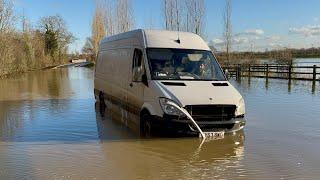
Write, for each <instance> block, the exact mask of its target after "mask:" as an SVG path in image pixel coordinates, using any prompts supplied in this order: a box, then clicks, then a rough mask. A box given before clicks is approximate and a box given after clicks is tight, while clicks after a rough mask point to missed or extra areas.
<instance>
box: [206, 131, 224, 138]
mask: <svg viewBox="0 0 320 180" xmlns="http://www.w3.org/2000/svg"><path fill="white" fill-rule="evenodd" d="M204 134H205V136H206V137H209V138H217V139H220V138H224V132H223V131H222V132H204Z"/></svg>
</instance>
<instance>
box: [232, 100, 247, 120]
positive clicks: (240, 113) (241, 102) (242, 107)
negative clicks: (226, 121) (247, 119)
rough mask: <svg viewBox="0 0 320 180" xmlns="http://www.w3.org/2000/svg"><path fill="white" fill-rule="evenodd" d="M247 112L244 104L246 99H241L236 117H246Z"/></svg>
mask: <svg viewBox="0 0 320 180" xmlns="http://www.w3.org/2000/svg"><path fill="white" fill-rule="evenodd" d="M245 112H246V105H245V103H244V99H243V98H241V99H240V100H239V102H238V105H237V110H236V114H235V115H236V116H242V115H244V114H245Z"/></svg>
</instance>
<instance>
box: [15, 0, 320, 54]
mask: <svg viewBox="0 0 320 180" xmlns="http://www.w3.org/2000/svg"><path fill="white" fill-rule="evenodd" d="M96 1H98V0H14V4H15V11H16V13H17V14H18V15H22V14H24V15H25V16H26V17H27V18H28V19H29V21H30V23H31V24H37V22H38V21H39V19H40V18H41V17H43V16H50V15H57V14H58V15H60V16H62V17H63V18H64V19H65V21H66V23H67V27H68V29H69V31H70V32H72V33H73V34H74V36H75V37H76V38H77V40H76V41H75V42H74V43H73V44H72V45H70V51H71V52H75V51H81V48H82V47H83V45H84V43H85V39H86V38H87V37H90V35H91V22H92V15H93V11H94V8H95V3H96ZM224 4H225V1H224V0H205V7H206V15H205V20H206V21H205V22H206V23H205V24H206V26H205V34H204V35H203V38H204V40H205V41H207V42H208V43H209V44H210V45H214V46H215V47H216V48H217V49H220V50H221V49H222V48H223V45H222V44H223V38H222V33H223V23H222V22H223V20H222V14H223V10H224ZM132 6H133V13H134V21H135V26H134V29H139V28H150V27H151V28H153V29H163V28H164V26H163V24H164V23H163V16H162V0H132ZM231 21H232V32H233V47H232V49H233V50H235V51H251V50H253V51H264V50H266V49H269V50H270V49H281V48H285V47H289V48H309V47H320V0H308V1H306V0H233V1H232V17H231ZM17 26H19V24H17Z"/></svg>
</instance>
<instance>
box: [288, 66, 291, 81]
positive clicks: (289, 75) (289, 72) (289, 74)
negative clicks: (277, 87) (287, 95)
mask: <svg viewBox="0 0 320 180" xmlns="http://www.w3.org/2000/svg"><path fill="white" fill-rule="evenodd" d="M288 68H289V69H288V78H289V80H291V71H292V65H291V64H290V65H289V67H288Z"/></svg>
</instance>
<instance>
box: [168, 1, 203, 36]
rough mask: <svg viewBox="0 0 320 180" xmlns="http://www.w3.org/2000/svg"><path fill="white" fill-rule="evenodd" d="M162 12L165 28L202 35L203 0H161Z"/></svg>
mask: <svg viewBox="0 0 320 180" xmlns="http://www.w3.org/2000/svg"><path fill="white" fill-rule="evenodd" d="M163 14H164V21H165V28H166V29H167V30H175V31H178V30H181V31H188V32H193V33H196V34H198V35H203V31H204V25H205V21H204V20H205V19H204V16H205V5H204V0H163Z"/></svg>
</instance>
